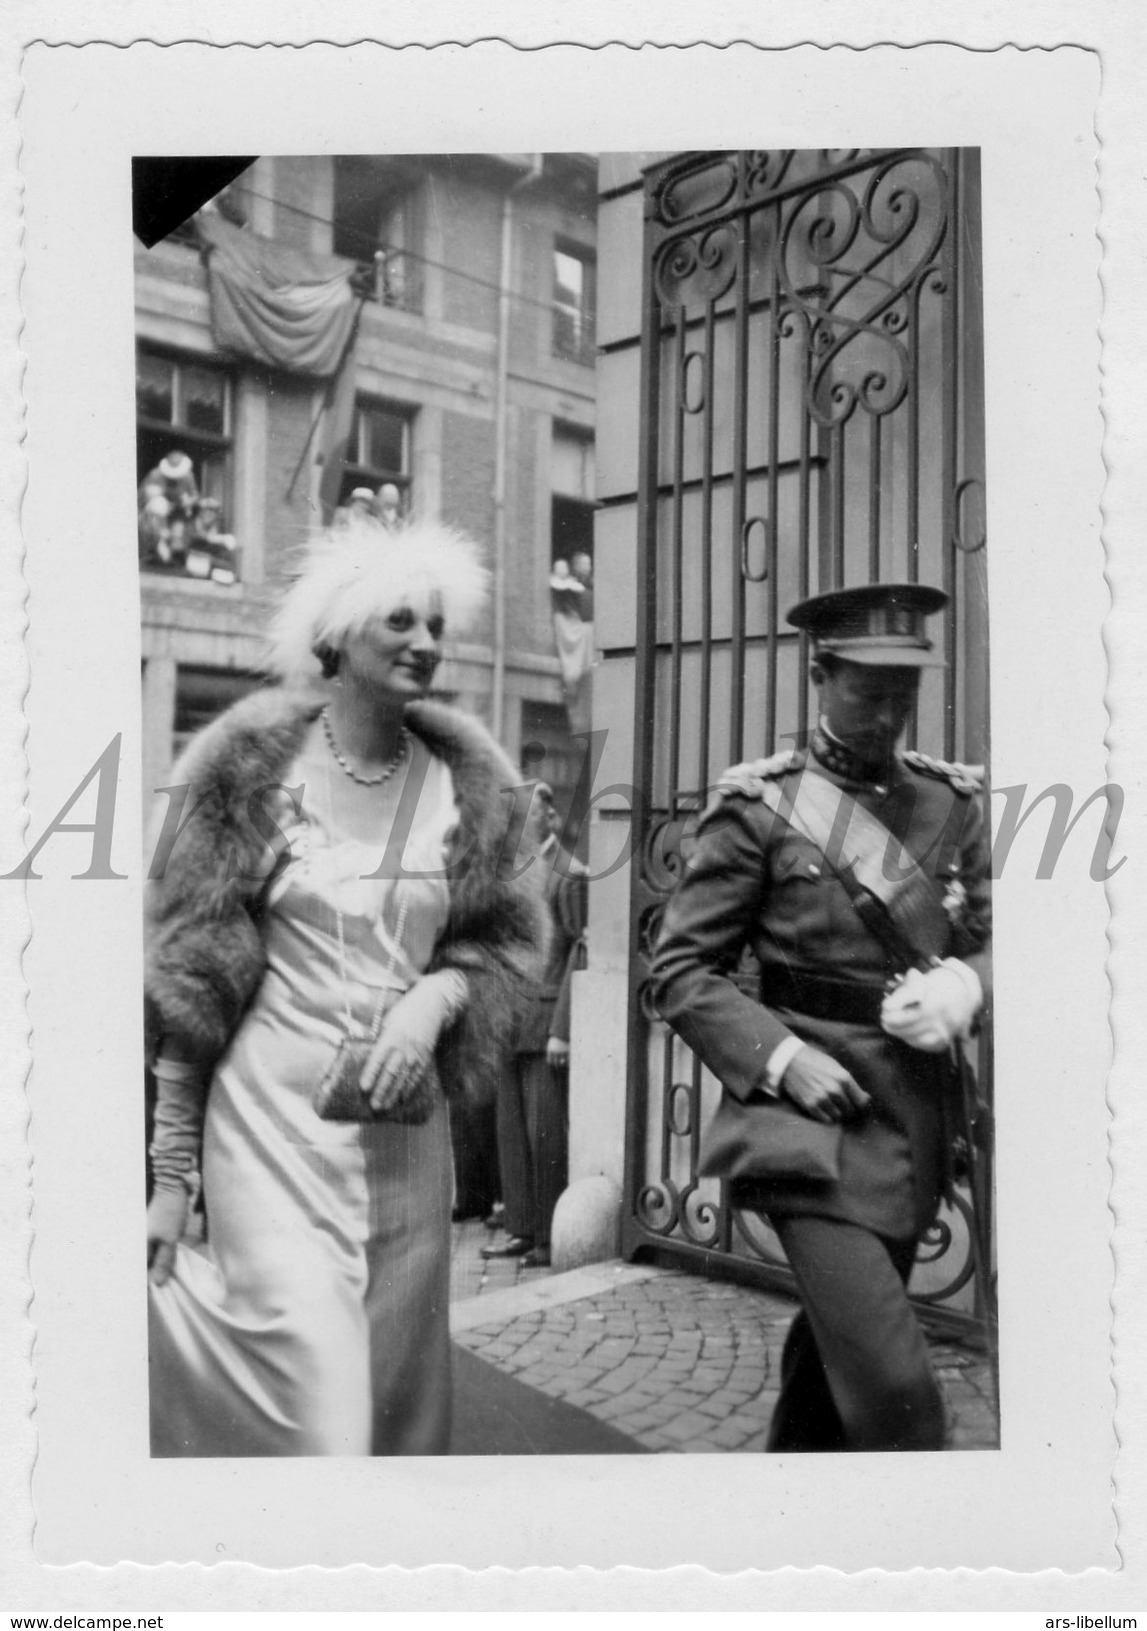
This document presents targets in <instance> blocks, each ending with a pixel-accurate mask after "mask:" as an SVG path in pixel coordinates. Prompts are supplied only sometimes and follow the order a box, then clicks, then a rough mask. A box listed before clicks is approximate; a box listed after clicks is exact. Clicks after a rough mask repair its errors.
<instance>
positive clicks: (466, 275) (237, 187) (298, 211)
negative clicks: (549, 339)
mask: <svg viewBox="0 0 1147 1631" xmlns="http://www.w3.org/2000/svg"><path fill="white" fill-rule="evenodd" d="M234 191H235V192H236V193H239V192H242V193H243V194H244V195H245V196H246V197H247V198H254V199H258V200H259V201H260V202H261V203H264V204H273V205H274V206H275V207H276V208H277V209H281V210H288V211H289V212H290V213H291V214H292V215H298V216H300V217H302V219H303V220H306V221H314V222H316V223H317V225H319V226H324V227H330V229H331V231H332V232H333V231H334V229H335V226H336V224H337V223H336V222H335V221H334V220H333V219H332V218H331V217H329V216H326V215H319V214H317V213H316V212H315V211H314V210H307V209H304V208H303V207H302V205H301V204H289V203H288V202H287V201H286V199H283V198H275V197H274V196H273V195H272V194H270V193H263V192H257V191H256V190H255V189H254V188H253V187H246V186H244V185H243V182H242V180H239V181H237V182H235V183H234ZM339 230H340V231H341V232H343V233H345V234H346V236H347V237H350V238H354V239H357V240H358V242H359V243H361V244H362V245H363V247H364V248H367V249H369V251H370V253H369V254H367V255H364V256H363V264H365V263H366V262H367V261H370V260H372V259H373V257H374V254H375V252H376V251H377V250H379V249H381V250H383V251H384V252H386V253H387V254H390V255H394V256H399V255H401V256H402V257H403V258H405V259H409V260H413V261H417V262H418V264H419V265H420V266H429V267H432V268H433V269H434V270H435V271H438V272H445V273H447V274H448V275H449V276H450V277H456V278H461V279H463V281H464V282H466V283H472V284H474V285H475V287H476V288H479V289H487V290H489V291H490V293H491V294H494V295H499V294H501V288H500V286H499V285H498V284H497V283H493V282H491V281H490V280H489V279H488V278H482V277H478V276H477V275H476V274H475V273H474V272H463V271H461V270H460V269H459V268H458V267H456V266H448V265H447V264H446V262H445V261H438V260H432V259H431V258H430V256H429V255H423V254H421V253H420V252H419V251H418V250H416V249H405V248H402V247H400V246H399V245H394V246H393V247H392V248H391V247H388V246H387V245H386V244H382V243H380V242H379V241H378V239H377V238H373V237H371V235H370V234H369V233H367V232H362V231H359V230H357V229H356V228H354V227H345V226H344V227H341V228H340V229H339ZM510 299H511V300H514V301H517V303H518V304H519V305H523V306H536V307H537V308H538V309H539V310H540V311H546V312H549V313H550V314H551V315H552V314H553V313H554V312H556V311H568V310H569V307H568V306H567V305H563V304H562V302H561V301H559V300H539V299H537V297H536V296H534V295H528V294H520V293H518V292H517V291H515V290H511V291H510Z"/></svg>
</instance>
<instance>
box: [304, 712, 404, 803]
mask: <svg viewBox="0 0 1147 1631" xmlns="http://www.w3.org/2000/svg"><path fill="white" fill-rule="evenodd" d="M321 718H322V722H323V733H324V734H325V736H326V739H327V746H328V747H329V748H330V750H331V753H332V754H333V755H334V759H335V763H336V764H337V765H338V766H339V768H340V769H341V770H344V771H345V772H346V774H347V775H348V776H349V777H350V779H351V781H352V782H357V783H358V785H359V786H360V787H381V786H382V784H383V782H387V781H389V780H390V778H391V777H392V776H393V775H394V772H395V771H396V770H397V769H398V767H399V765H400V764H401V763H402V761H403V760H404V759H405V758H406V754H407V750H408V749H409V747H410V732H409V731H408V730H407V728H406V726H405V725H403V727H402V730H401V732H400V733H399V738H398V747H397V748H396V749H395V751H394V757H393V759H391V761H390V763H389V764H388V765H384V766H383V768H382V769H381V770H380V771H379V773H378V775H377V776H360V775H359V773H358V771H357V770H355V769H354V767H353V766H352V765H349V764H348V763H347V761H346V760H345V759H344V758H343V756H342V754H341V753H340V752H339V749H338V743H337V742H336V741H335V733H334V731H333V730H332V729H331V710H330V706H329V705H328V706H327V707H325V708H324V709H323V711H322V715H321Z"/></svg>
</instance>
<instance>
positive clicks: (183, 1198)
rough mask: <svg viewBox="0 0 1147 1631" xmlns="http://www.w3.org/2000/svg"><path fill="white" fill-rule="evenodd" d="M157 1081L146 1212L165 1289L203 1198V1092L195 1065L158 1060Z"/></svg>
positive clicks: (156, 1273)
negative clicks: (193, 1213) (197, 1202)
mask: <svg viewBox="0 0 1147 1631" xmlns="http://www.w3.org/2000/svg"><path fill="white" fill-rule="evenodd" d="M155 1078H156V1082H157V1084H158V1088H159V1092H158V1096H157V1099H156V1106H155V1130H154V1133H153V1135H152V1140H151V1148H150V1150H149V1152H148V1153H149V1154H150V1156H151V1170H152V1176H153V1178H154V1188H153V1190H152V1196H151V1200H150V1201H149V1203H148V1208H147V1261H148V1274H149V1276H150V1278H151V1281H152V1283H153V1285H157V1286H161V1285H163V1283H164V1281H165V1280H167V1279H168V1278H169V1276H170V1274H171V1269H172V1265H173V1264H174V1262H175V1248H176V1246H178V1244H179V1242H180V1240H181V1239H182V1238H183V1232H184V1230H185V1229H186V1227H187V1215H188V1213H189V1212H190V1210H191V1207H192V1205H193V1203H194V1201H195V1197H196V1196H197V1195H198V1193H199V1141H200V1137H201V1135H202V1132H203V1104H204V1091H203V1082H202V1078H201V1075H200V1072H199V1071H198V1070H197V1069H195V1067H194V1066H192V1065H185V1064H181V1063H176V1062H175V1061H172V1060H167V1059H159V1060H157V1061H156V1065H155Z"/></svg>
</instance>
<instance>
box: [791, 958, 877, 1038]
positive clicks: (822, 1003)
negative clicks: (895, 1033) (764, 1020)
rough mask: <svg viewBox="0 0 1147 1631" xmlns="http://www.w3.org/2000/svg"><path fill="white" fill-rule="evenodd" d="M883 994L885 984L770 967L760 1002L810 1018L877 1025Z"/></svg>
mask: <svg viewBox="0 0 1147 1631" xmlns="http://www.w3.org/2000/svg"><path fill="white" fill-rule="evenodd" d="M884 997H885V988H884V987H883V986H882V985H871V984H868V985H862V984H860V983H859V982H858V981H856V980H834V979H830V978H828V977H827V976H826V975H822V974H806V973H804V972H802V971H801V970H800V969H793V968H769V969H763V970H762V972H761V1001H762V1002H763V1003H765V1004H766V1005H767V1006H768V1007H769V1008H787V1009H789V1010H790V1011H791V1012H792V1013H794V1014H804V1015H805V1017H806V1018H807V1019H828V1020H839V1021H840V1022H841V1023H843V1024H846V1025H876V1026H878V1025H879V1024H880V1009H881V1005H882V1004H883V1002H884Z"/></svg>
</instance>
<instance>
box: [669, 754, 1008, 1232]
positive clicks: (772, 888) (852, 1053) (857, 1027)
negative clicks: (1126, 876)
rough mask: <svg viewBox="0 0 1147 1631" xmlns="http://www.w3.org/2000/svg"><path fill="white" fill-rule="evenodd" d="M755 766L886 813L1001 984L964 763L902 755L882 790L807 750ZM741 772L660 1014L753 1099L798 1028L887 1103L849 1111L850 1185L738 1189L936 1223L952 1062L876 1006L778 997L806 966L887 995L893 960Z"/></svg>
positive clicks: (966, 943) (710, 823)
mask: <svg viewBox="0 0 1147 1631" xmlns="http://www.w3.org/2000/svg"><path fill="white" fill-rule="evenodd" d="M748 768H750V769H752V770H755V771H756V772H758V773H761V772H763V773H764V774H765V775H769V776H777V775H780V776H796V775H801V774H808V775H814V774H817V775H825V776H827V777H828V779H829V781H830V782H833V783H834V784H835V785H837V786H839V787H841V788H843V789H845V790H846V791H847V792H848V793H850V794H851V795H852V797H853V798H855V799H856V800H857V802H858V803H860V804H862V805H864V806H865V807H866V808H867V809H868V810H870V811H871V812H872V813H873V814H874V815H876V816H877V817H878V818H879V819H880V820H881V821H883V822H884V824H885V826H887V827H888V828H889V829H890V830H891V831H893V832H894V833H895V834H896V835H897V837H898V838H899V839H900V840H901V842H902V843H903V844H904V846H905V848H906V849H907V850H908V851H909V853H910V854H911V855H912V856H913V857H914V858H915V859H916V860H917V861H918V862H920V863H921V865H922V866H923V867H924V869H925V871H926V872H927V873H928V874H929V876H931V877H932V878H933V879H935V880H936V884H937V888H938V890H939V892H940V893H941V894H942V895H943V896H944V898H945V903H946V908H947V910H948V915H949V922H950V944H949V946H948V947H947V955H949V956H956V957H960V958H962V959H964V960H965V961H966V962H968V963H969V964H970V965H971V966H972V967H974V968H975V970H976V972H977V974H978V975H979V976H980V979H981V981H982V983H983V985H984V988H985V993H986V992H987V989H988V975H989V968H988V936H989V911H990V899H989V856H988V850H987V844H986V841H985V836H984V826H983V816H982V812H981V808H980V802H979V800H978V798H976V797H974V796H972V786H971V784H970V783H969V782H968V781H967V780H966V778H964V777H962V776H960V775H959V774H957V773H956V769H955V767H951V766H942V765H937V764H935V763H933V762H931V761H924V760H923V759H922V757H920V756H908V757H907V758H904V757H901V758H900V759H898V761H897V762H896V765H895V767H894V770H893V773H892V774H891V776H890V779H889V782H888V784H887V786H886V787H882V788H879V789H878V788H875V787H873V786H872V785H870V784H866V783H858V782H853V781H847V780H845V779H844V778H842V777H840V776H838V775H833V774H832V773H830V772H829V771H827V770H826V769H824V767H822V766H821V765H819V764H818V763H817V762H816V761H815V760H812V759H811V758H810V757H809V755H808V754H807V752H804V751H802V752H799V753H797V754H795V755H791V756H778V759H777V760H773V761H765V762H763V764H762V765H758V766H756V767H748ZM738 779H739V781H740V782H741V784H742V786H743V787H744V788H745V789H747V790H745V791H730V792H729V793H727V794H726V795H725V796H724V797H722V798H721V799H720V800H719V801H718V802H717V803H716V804H715V806H714V807H712V808H711V809H710V811H708V812H707V814H706V818H705V820H704V821H703V822H702V824H701V827H700V830H699V835H698V840H697V843H696V847H695V849H694V851H693V853H692V854H691V856H690V858H689V861H688V864H687V867H686V870H685V873H684V876H683V878H682V882H681V885H680V887H679V889H678V892H677V894H676V895H675V897H674V898H673V899H672V900H671V901H670V903H669V905H668V907H667V908H666V912H665V916H664V920H663V923H662V928H661V933H660V937H659V940H658V945H657V949H656V952H655V956H654V962H653V969H652V979H653V993H654V1001H655V1004H656V1007H657V1010H658V1012H659V1013H660V1014H661V1016H662V1017H663V1018H664V1019H666V1020H668V1021H669V1023H670V1024H671V1025H672V1026H673V1027H674V1029H675V1030H676V1031H677V1032H678V1033H679V1034H680V1035H681V1036H682V1038H683V1039H684V1040H685V1041H686V1042H687V1043H688V1044H689V1046H690V1047H691V1048H693V1049H694V1050H695V1052H696V1053H697V1054H699V1056H700V1057H701V1059H702V1060H703V1062H704V1063H705V1064H706V1065H707V1066H708V1067H709V1069H710V1070H712V1071H713V1073H714V1074H715V1075H716V1076H717V1077H718V1078H719V1079H720V1081H721V1082H722V1083H723V1084H724V1086H725V1088H726V1090H727V1091H728V1092H730V1093H733V1094H735V1095H736V1096H737V1097H738V1098H741V1099H746V1098H748V1097H749V1096H750V1094H752V1093H753V1092H754V1091H755V1090H757V1089H759V1088H761V1087H762V1086H763V1085H764V1083H765V1068H766V1065H767V1062H768V1060H769V1058H770V1056H771V1055H772V1053H773V1050H774V1049H775V1048H776V1047H777V1045H778V1044H779V1043H780V1042H782V1041H783V1040H784V1039H785V1038H786V1037H788V1036H794V1035H795V1036H798V1037H799V1038H800V1039H801V1040H802V1041H805V1042H809V1043H811V1044H813V1045H815V1046H817V1047H819V1048H821V1049H823V1050H824V1051H825V1052H826V1053H829V1054H831V1055H832V1056H833V1057H834V1058H836V1059H837V1060H838V1061H839V1062H840V1063H841V1064H843V1065H844V1066H845V1067H846V1068H847V1069H848V1070H849V1071H850V1072H851V1073H852V1075H853V1076H854V1077H855V1078H856V1080H857V1081H858V1082H859V1083H860V1085H861V1086H862V1087H863V1088H865V1089H866V1091H867V1092H869V1093H870V1094H871V1095H872V1104H871V1106H870V1107H869V1109H868V1110H867V1111H865V1112H863V1113H862V1114H860V1115H859V1116H857V1117H856V1118H854V1119H852V1120H850V1121H848V1122H846V1123H845V1130H844V1138H843V1145H842V1154H841V1176H840V1179H839V1181H838V1182H835V1183H832V1182H816V1183H813V1182H808V1181H798V1180H783V1181H777V1182H770V1183H769V1184H768V1185H764V1184H756V1183H754V1185H753V1186H752V1191H751V1193H749V1194H747V1195H746V1196H745V1197H741V1196H740V1193H739V1197H738V1198H744V1199H745V1200H746V1203H747V1204H755V1205H758V1206H760V1207H761V1209H763V1210H769V1211H775V1212H786V1213H790V1214H791V1213H802V1212H803V1213H816V1214H820V1215H823V1216H830V1217H841V1218H847V1219H850V1220H852V1221H854V1222H857V1223H861V1224H864V1225H865V1226H866V1227H870V1228H873V1229H875V1230H876V1231H877V1232H878V1233H882V1234H885V1235H887V1236H889V1237H890V1238H897V1239H906V1238H908V1237H910V1236H912V1235H915V1234H919V1233H920V1232H921V1231H922V1230H923V1229H924V1228H926V1227H927V1226H928V1224H929V1223H930V1222H931V1220H932V1218H933V1216H934V1214H935V1211H936V1207H937V1205H938V1202H939V1198H940V1196H941V1194H942V1192H943V1191H944V1189H945V1187H946V1184H947V1182H948V1179H949V1175H950V1169H949V1161H950V1144H951V1134H952V1131H953V1126H954V1116H955V1104H954V1091H955V1088H956V1082H955V1076H954V1072H953V1069H952V1066H951V1063H950V1061H949V1059H948V1056H947V1055H946V1054H945V1055H936V1054H926V1053H922V1052H920V1051H919V1050H917V1049H912V1048H909V1047H907V1046H906V1045H905V1044H903V1043H901V1042H898V1041H896V1040H894V1039H893V1038H891V1037H888V1036H886V1035H885V1034H884V1032H883V1031H881V1029H880V1027H879V1023H878V1021H877V1020H876V1018H874V1019H873V1020H872V1022H869V1023H865V1022H859V1021H857V1020H856V1019H855V1018H853V1019H847V1020H845V1019H829V1018H823V1017H822V1018H812V1017H809V1016H808V1015H805V1014H801V1013H799V1012H797V1011H795V1010H794V1009H793V1008H792V1007H785V1006H782V1005H781V1004H780V1003H778V1002H777V1001H775V1000H772V1001H771V1000H770V984H772V985H773V987H774V988H778V985H779V982H780V981H781V980H784V981H785V987H786V991H785V995H786V998H791V994H792V979H791V977H792V975H793V974H796V975H797V976H798V977H799V976H800V975H801V974H802V973H803V974H805V975H806V976H810V977H812V978H813V979H816V978H818V977H820V978H830V979H834V980H843V981H847V982H849V983H850V984H857V985H860V986H861V987H864V988H866V991H867V993H868V994H870V995H871V997H872V999H873V1004H874V1007H878V1000H879V996H880V993H881V991H882V988H883V987H884V985H885V984H886V982H887V981H888V979H889V977H890V975H891V974H892V973H893V972H894V971H893V969H892V967H891V965H890V964H889V962H888V959H887V956H886V954H885V951H884V949H883V948H882V946H881V945H880V943H879V942H878V941H877V940H876V939H875V938H874V937H873V936H872V935H871V934H870V933H869V931H868V930H867V929H866V928H865V926H864V924H863V923H862V922H861V920H860V918H859V917H858V916H857V913H856V910H855V908H854V907H853V905H852V903H851V901H850V900H849V897H848V895H847V893H846V891H845V889H844V886H843V884H841V883H840V881H839V879H838V878H837V877H836V876H834V874H833V872H832V869H831V867H829V866H828V865H826V863H825V858H824V855H823V854H822V852H821V851H820V850H818V849H817V848H816V846H815V845H813V844H812V843H810V842H809V841H807V840H806V839H805V838H803V837H802V836H801V835H799V834H798V833H796V832H794V831H793V830H792V829H791V828H790V827H789V826H788V824H787V823H786V822H785V821H784V820H783V818H781V817H780V816H775V815H774V814H773V813H772V811H771V810H769V809H768V808H767V806H766V805H765V804H764V803H763V802H762V801H761V799H760V797H759V796H758V797H754V796H753V794H752V791H751V789H752V777H751V776H749V777H748V778H745V777H744V776H741V777H740V778H734V781H737V780H738ZM845 853H846V854H847V843H846V845H845ZM746 947H747V948H748V949H750V950H751V951H752V952H753V954H754V956H755V959H756V964H757V967H758V968H759V986H758V990H757V992H756V993H755V994H752V993H750V992H746V991H744V990H743V989H741V987H740V986H739V985H738V983H737V982H736V980H735V979H734V978H733V976H734V974H735V973H736V971H737V966H738V962H739V959H740V957H741V954H742V952H743V951H744V950H745V948H746Z"/></svg>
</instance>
